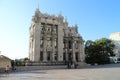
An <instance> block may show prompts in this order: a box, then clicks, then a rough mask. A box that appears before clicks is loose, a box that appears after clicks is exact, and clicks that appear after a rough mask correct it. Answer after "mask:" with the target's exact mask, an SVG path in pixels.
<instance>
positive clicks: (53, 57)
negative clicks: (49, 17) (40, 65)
mask: <svg viewBox="0 0 120 80" xmlns="http://www.w3.org/2000/svg"><path fill="white" fill-rule="evenodd" d="M52 37H53V38H52V62H54V61H55V41H54V36H53V35H52Z"/></svg>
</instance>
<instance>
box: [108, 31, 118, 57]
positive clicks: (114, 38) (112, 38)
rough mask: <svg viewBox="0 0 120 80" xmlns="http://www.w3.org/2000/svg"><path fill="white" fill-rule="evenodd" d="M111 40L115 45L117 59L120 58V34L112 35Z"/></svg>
mask: <svg viewBox="0 0 120 80" xmlns="http://www.w3.org/2000/svg"><path fill="white" fill-rule="evenodd" d="M110 39H111V40H112V41H113V43H114V44H115V48H114V53H115V54H116V56H117V57H120V32H114V33H112V34H110Z"/></svg>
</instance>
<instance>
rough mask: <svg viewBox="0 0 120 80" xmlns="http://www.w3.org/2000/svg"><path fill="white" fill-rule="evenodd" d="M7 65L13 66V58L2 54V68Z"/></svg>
mask: <svg viewBox="0 0 120 80" xmlns="http://www.w3.org/2000/svg"><path fill="white" fill-rule="evenodd" d="M7 65H9V67H11V60H10V59H9V58H7V57H6V56H3V55H0V68H5V67H6V66H7Z"/></svg>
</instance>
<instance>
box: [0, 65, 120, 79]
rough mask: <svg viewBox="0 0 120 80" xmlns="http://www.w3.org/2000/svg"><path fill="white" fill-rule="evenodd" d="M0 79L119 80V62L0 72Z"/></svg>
mask: <svg viewBox="0 0 120 80" xmlns="http://www.w3.org/2000/svg"><path fill="white" fill-rule="evenodd" d="M0 80H120V64H108V65H101V66H92V67H89V68H84V69H57V70H56V69H54V70H39V71H23V72H15V73H10V74H9V75H6V74H0Z"/></svg>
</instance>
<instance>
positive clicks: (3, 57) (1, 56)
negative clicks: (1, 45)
mask: <svg viewBox="0 0 120 80" xmlns="http://www.w3.org/2000/svg"><path fill="white" fill-rule="evenodd" d="M1 60H11V59H10V58H8V57H6V56H4V55H0V61H1Z"/></svg>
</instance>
